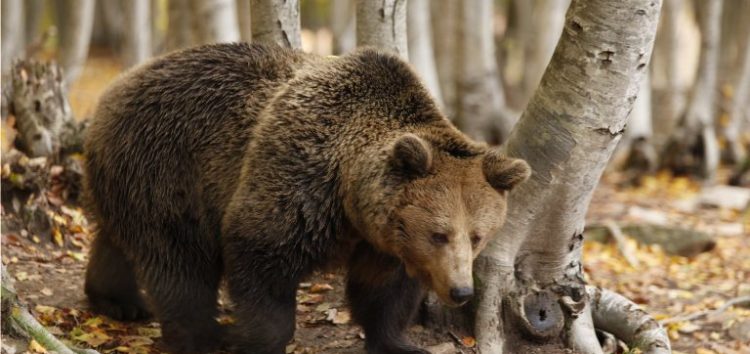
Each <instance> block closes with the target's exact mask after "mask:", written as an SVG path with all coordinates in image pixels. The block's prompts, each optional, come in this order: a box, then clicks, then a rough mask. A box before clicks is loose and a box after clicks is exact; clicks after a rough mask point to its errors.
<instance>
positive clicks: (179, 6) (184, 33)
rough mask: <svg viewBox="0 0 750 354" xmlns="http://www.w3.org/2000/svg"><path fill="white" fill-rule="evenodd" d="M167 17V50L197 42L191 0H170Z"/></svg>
mask: <svg viewBox="0 0 750 354" xmlns="http://www.w3.org/2000/svg"><path fill="white" fill-rule="evenodd" d="M167 17H168V21H169V22H168V25H167V43H166V49H167V50H175V49H180V48H184V47H187V46H190V45H191V44H192V43H194V42H195V38H194V34H193V28H192V22H193V21H192V14H191V13H190V0H169V7H168V8H167Z"/></svg>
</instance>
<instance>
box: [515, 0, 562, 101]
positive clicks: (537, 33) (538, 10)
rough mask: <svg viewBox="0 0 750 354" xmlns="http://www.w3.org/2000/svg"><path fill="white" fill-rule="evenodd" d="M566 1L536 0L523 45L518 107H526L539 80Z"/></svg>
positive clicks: (549, 55)
mask: <svg viewBox="0 0 750 354" xmlns="http://www.w3.org/2000/svg"><path fill="white" fill-rule="evenodd" d="M568 5H570V0H536V1H534V8H533V10H532V15H531V18H530V20H531V34H530V37H531V40H530V41H529V43H528V44H527V48H526V50H527V51H526V55H525V59H526V61H525V64H524V72H525V74H524V79H523V88H524V96H525V97H524V98H523V99H522V100H521V107H524V106H526V103H527V101H528V99H529V98H530V97H531V95H532V94H533V93H534V90H535V89H536V87H537V86H538V85H539V80H541V79H542V74H544V69H545V68H546V67H547V64H549V60H550V59H551V58H552V53H553V52H554V51H555V46H556V45H557V41H558V40H559V39H560V34H561V33H562V29H563V25H564V24H565V10H566V9H567V8H568Z"/></svg>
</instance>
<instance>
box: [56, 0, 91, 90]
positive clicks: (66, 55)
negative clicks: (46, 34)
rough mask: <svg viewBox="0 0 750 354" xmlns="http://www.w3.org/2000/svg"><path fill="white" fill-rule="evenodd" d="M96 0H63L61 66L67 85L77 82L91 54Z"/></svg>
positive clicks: (61, 7)
mask: <svg viewBox="0 0 750 354" xmlns="http://www.w3.org/2000/svg"><path fill="white" fill-rule="evenodd" d="M94 5H95V2H94V0H62V2H61V6H60V9H61V10H62V12H63V14H62V19H64V21H63V25H64V26H65V28H64V29H61V38H60V54H59V55H60V59H59V60H60V64H61V65H62V68H63V74H64V77H65V82H66V84H70V83H71V82H73V81H75V79H77V78H78V76H79V75H80V74H81V71H83V65H84V64H85V63H86V58H87V57H88V54H89V42H90V41H91V30H92V29H93V27H94Z"/></svg>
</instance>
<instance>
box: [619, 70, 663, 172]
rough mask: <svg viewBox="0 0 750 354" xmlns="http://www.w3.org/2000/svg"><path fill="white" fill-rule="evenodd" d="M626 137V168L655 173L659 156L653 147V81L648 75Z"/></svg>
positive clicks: (632, 112) (634, 108)
mask: <svg viewBox="0 0 750 354" xmlns="http://www.w3.org/2000/svg"><path fill="white" fill-rule="evenodd" d="M645 70H648V69H645ZM625 136H626V141H627V144H628V149H629V151H628V159H627V162H626V166H625V168H629V169H633V170H635V171H638V172H654V171H655V170H656V168H657V167H658V156H657V153H656V149H655V148H654V145H653V119H652V105H651V80H650V75H649V74H648V73H647V74H646V77H644V78H643V80H642V81H641V87H640V89H639V90H638V98H636V99H635V106H634V107H633V110H632V111H631V112H630V118H629V119H628V129H627V131H626V133H625Z"/></svg>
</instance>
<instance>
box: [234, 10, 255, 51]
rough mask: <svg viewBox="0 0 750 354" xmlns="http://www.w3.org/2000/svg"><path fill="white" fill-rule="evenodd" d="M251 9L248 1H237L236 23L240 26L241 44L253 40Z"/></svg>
mask: <svg viewBox="0 0 750 354" xmlns="http://www.w3.org/2000/svg"><path fill="white" fill-rule="evenodd" d="M251 16H252V9H251V7H250V0H237V23H238V24H239V26H240V39H241V40H242V41H243V42H251V41H252V40H253V27H252V21H251Z"/></svg>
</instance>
